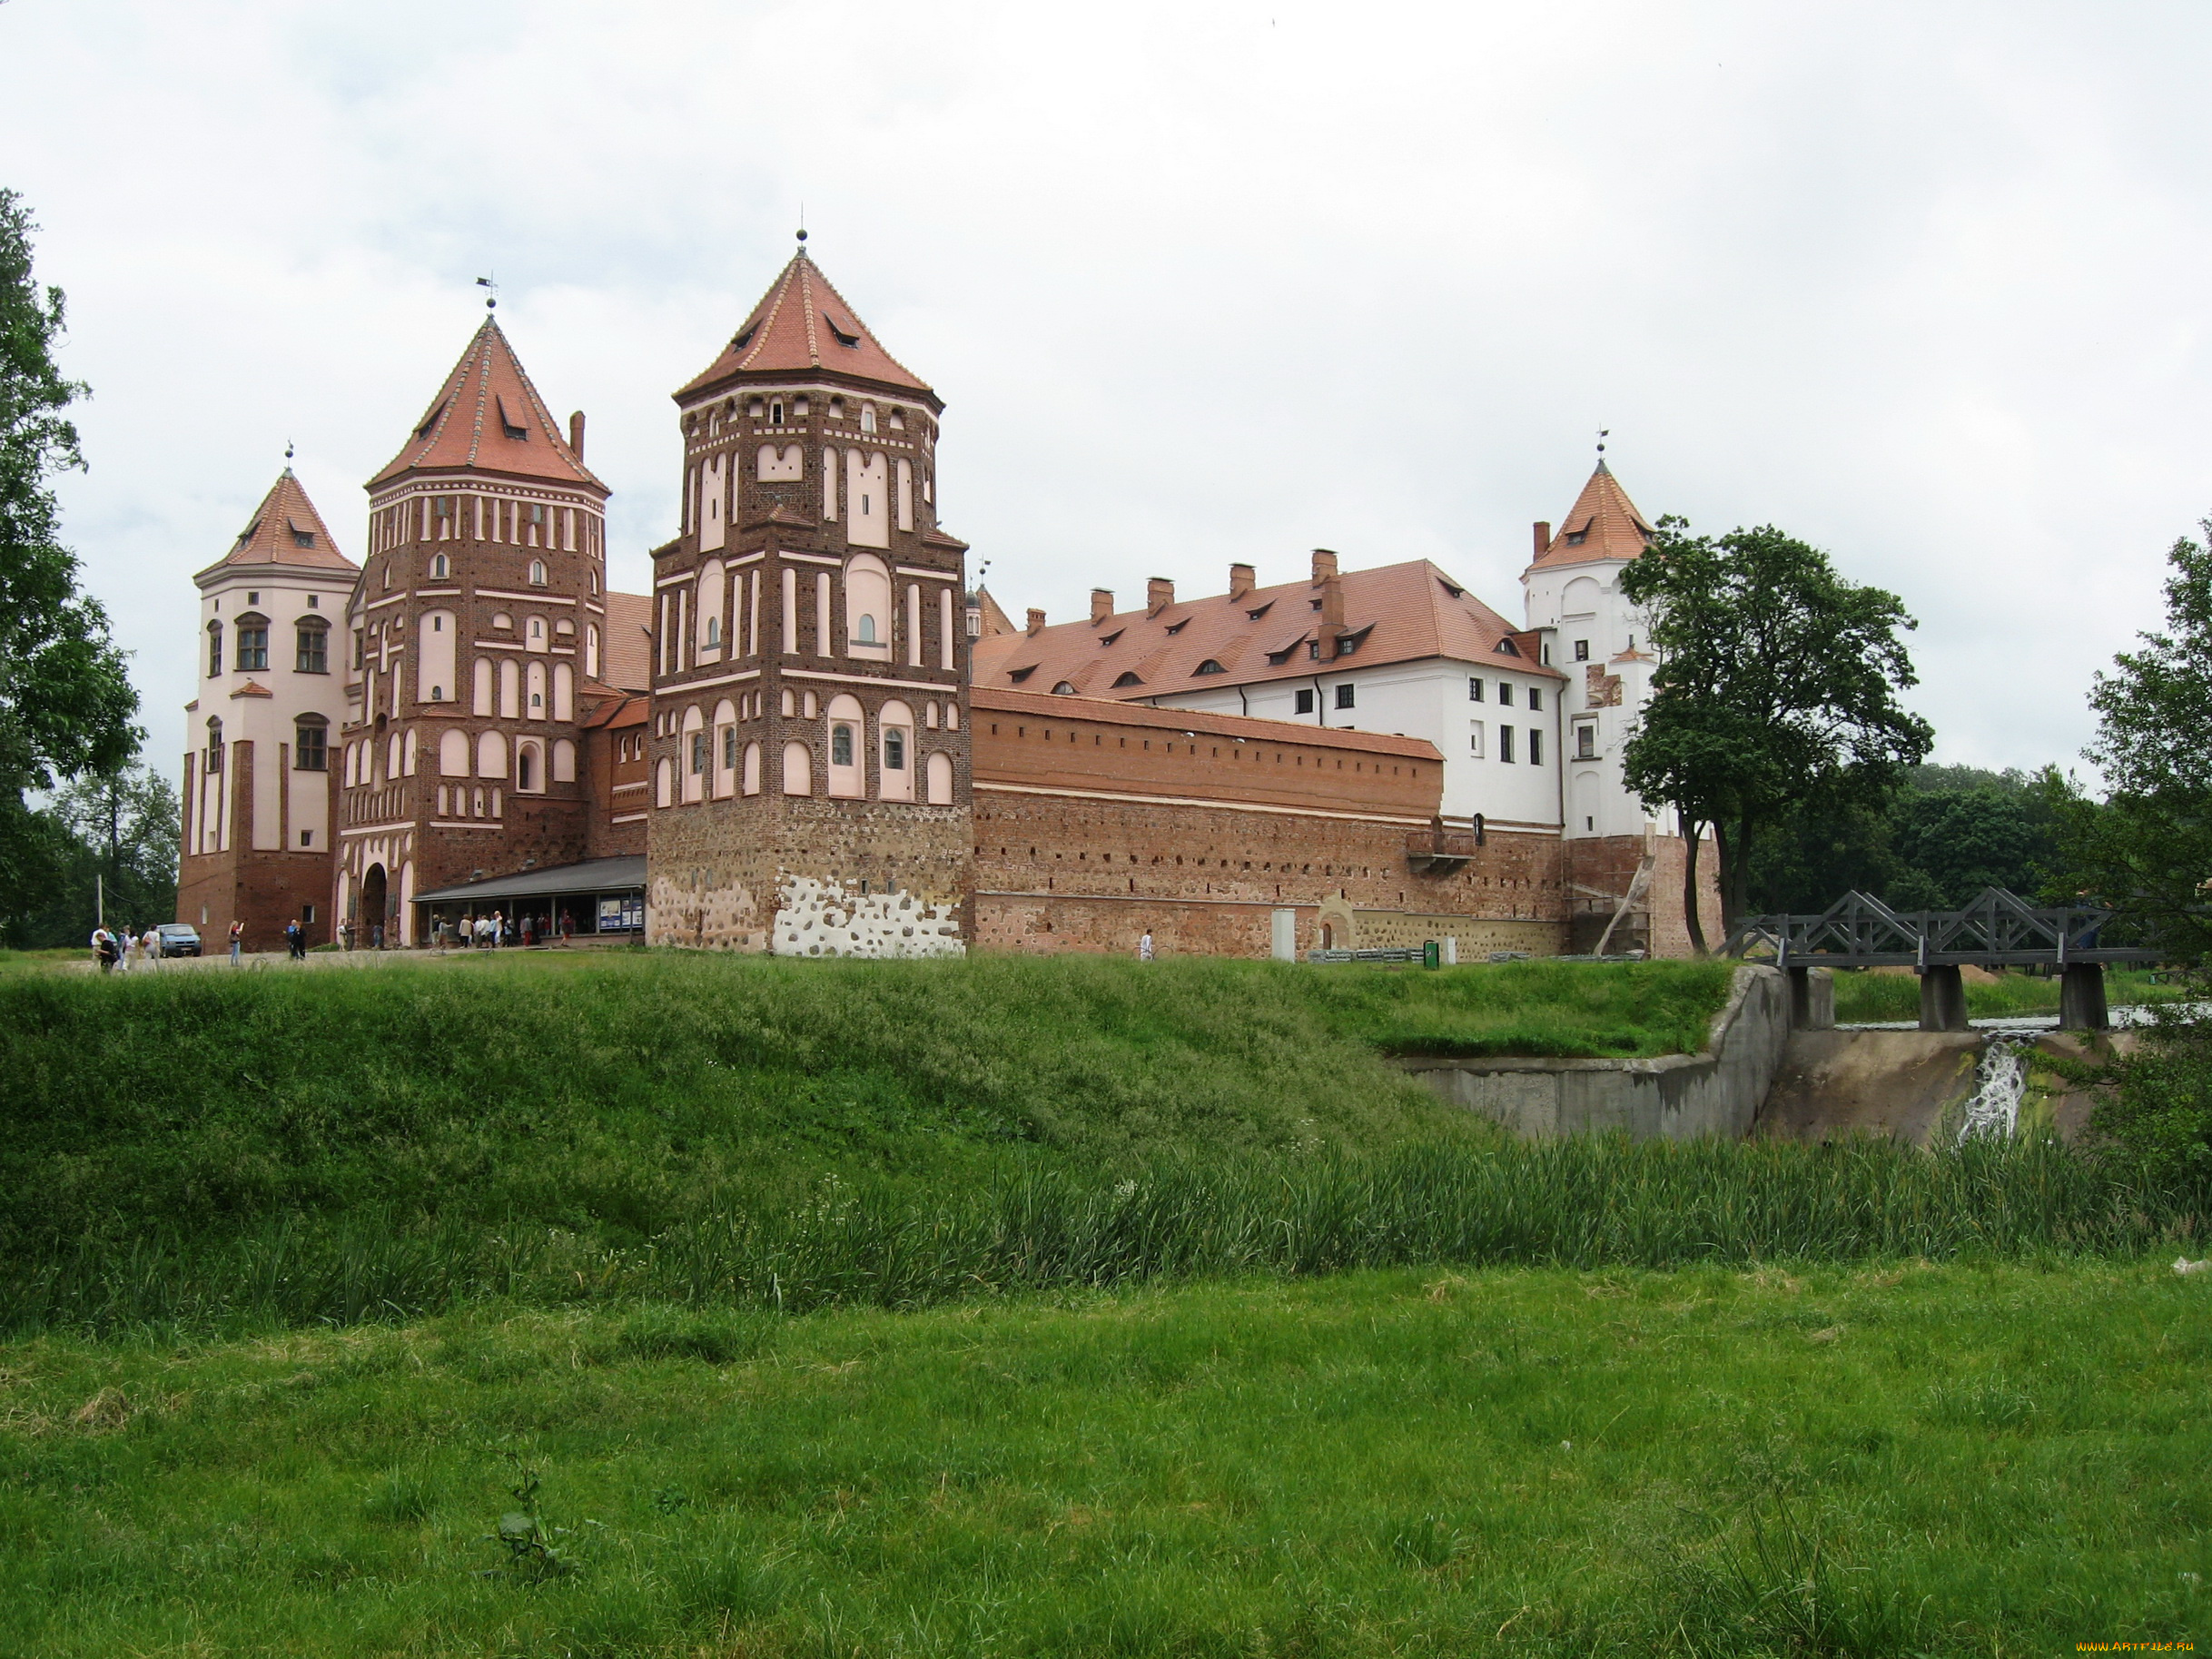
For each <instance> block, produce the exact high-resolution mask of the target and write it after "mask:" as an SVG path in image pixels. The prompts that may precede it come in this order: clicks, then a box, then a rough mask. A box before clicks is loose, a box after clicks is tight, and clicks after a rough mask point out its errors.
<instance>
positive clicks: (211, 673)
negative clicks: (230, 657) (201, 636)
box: [207, 622, 222, 680]
mask: <svg viewBox="0 0 2212 1659" xmlns="http://www.w3.org/2000/svg"><path fill="white" fill-rule="evenodd" d="M221 675H222V623H220V622H211V623H209V624H208V625H207V677H208V678H210V679H211V680H212V679H215V678H218V677H220V676H221Z"/></svg>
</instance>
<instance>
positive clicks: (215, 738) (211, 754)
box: [207, 720, 222, 777]
mask: <svg viewBox="0 0 2212 1659" xmlns="http://www.w3.org/2000/svg"><path fill="white" fill-rule="evenodd" d="M220 771H222V721H221V720H210V721H209V722H208V723H207V772H208V775H209V776H210V777H212V776H213V775H215V774H216V773H218V772H220Z"/></svg>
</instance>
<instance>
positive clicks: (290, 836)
mask: <svg viewBox="0 0 2212 1659" xmlns="http://www.w3.org/2000/svg"><path fill="white" fill-rule="evenodd" d="M359 574H360V572H359V569H358V568H357V567H356V566H355V565H354V563H353V561H352V560H351V559H350V558H346V556H345V555H344V554H342V553H341V552H340V551H339V550H338V548H337V545H336V543H334V542H333V541H332V540H331V532H330V529H329V528H328V527H327V526H326V525H325V524H324V523H323V522H322V515H321V514H320V513H318V512H317V511H316V510H315V504H314V503H313V502H312V501H311V500H309V499H307V491H306V490H305V489H301V485H300V480H299V479H296V478H294V477H293V476H292V471H291V468H290V467H287V468H285V469H284V473H283V476H282V477H281V478H280V479H277V481H276V484H275V486H274V487H273V488H272V489H271V490H270V491H269V493H268V494H267V495H266V496H264V497H262V504H261V506H259V507H258V508H256V509H254V511H253V517H252V518H250V519H249V520H247V523H246V528H244V529H242V530H241V531H240V532H239V534H238V539H237V540H236V541H234V542H233V543H232V544H231V550H230V551H229V552H228V553H226V554H224V555H223V556H222V558H219V559H217V560H216V561H215V562H214V563H213V564H212V565H210V566H209V567H208V568H206V569H204V570H202V571H201V572H200V573H199V575H197V576H195V577H194V578H193V582H194V583H195V584H196V585H197V586H198V588H199V589H200V618H199V622H200V631H199V637H198V639H197V641H196V642H195V643H196V647H197V651H198V655H199V658H200V685H199V694H198V695H197V696H195V697H193V700H192V701H191V702H190V703H188V704H186V705H185V706H184V717H185V743H186V745H187V748H186V751H185V755H184V823H183V843H182V845H181V847H180V857H179V860H178V880H177V920H178V921H180V922H189V923H193V925H194V926H195V927H197V928H199V929H200V931H201V937H202V939H203V940H205V941H206V942H207V948H208V949H209V951H210V952H211V953H212V951H213V950H214V949H215V948H216V946H217V945H218V944H219V943H221V942H222V938H223V937H224V935H225V934H226V933H229V931H230V926H231V923H232V922H233V921H237V922H242V923H245V929H246V931H245V943H246V948H247V949H248V950H253V951H271V950H275V949H276V948H278V946H279V944H280V943H281V939H282V935H283V930H284V926H285V923H289V922H291V921H294V920H297V921H298V922H299V923H301V925H302V926H303V927H305V928H306V929H307V933H308V938H309V940H310V942H311V943H317V944H320V943H324V942H325V941H327V940H328V939H329V938H330V937H331V926H332V925H333V923H334V920H335V918H334V917H333V916H332V915H331V913H330V898H329V894H330V890H331V839H332V838H331V785H330V776H331V775H330V771H329V766H330V755H331V746H332V743H333V741H334V739H335V736H336V733H337V731H338V727H339V724H340V722H341V720H342V719H343V718H344V716H345V701H344V697H343V695H342V686H341V676H339V675H338V674H336V673H334V672H332V670H334V669H336V668H337V667H339V661H338V657H337V651H338V642H337V640H336V639H335V638H334V637H333V636H334V635H336V634H337V633H339V631H340V630H341V629H342V628H343V627H344V625H345V612H346V603H347V600H348V599H349V598H350V597H351V594H352V592H353V584H354V579H355V578H356V577H357V576H358V575H359ZM123 920H124V921H125V922H136V923H139V924H140V925H142V926H143V924H144V923H146V922H147V921H148V920H150V918H147V917H143V916H136V917H133V916H126V917H124V918H123Z"/></svg>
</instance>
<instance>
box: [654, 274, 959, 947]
mask: <svg viewBox="0 0 2212 1659" xmlns="http://www.w3.org/2000/svg"><path fill="white" fill-rule="evenodd" d="M804 236H805V233H804V232H801V238H802V245H801V247H800V249H799V252H797V254H795V256H794V257H793V259H792V261H791V262H790V263H789V264H788V265H786V266H785V268H784V270H783V272H782V274H780V275H779V276H778V277H777V278H776V279H775V282H774V283H772V284H771V285H770V287H769V289H768V291H767V293H766V294H765V296H764V297H763V298H762V300H761V301H760V303H759V304H757V305H756V306H755V307H754V308H753V311H751V313H750V314H749V315H748V316H747V317H746V321H745V323H744V325H743V326H742V327H741V328H739V329H738V330H737V331H736V333H735V334H734V335H733V336H732V337H731V338H730V340H729V341H728V343H727V344H726V346H725V347H724V348H723V349H722V351H721V352H720V354H719V355H718V356H716V359H715V360H714V362H713V363H712V364H711V365H710V366H709V367H708V368H707V369H706V371H705V372H704V373H702V374H700V375H699V376H698V377H697V378H696V379H695V380H692V381H691V382H690V383H689V384H688V385H686V386H685V387H684V388H683V389H682V390H680V391H678V392H676V407H677V410H679V424H680V426H681V429H682V432H683V441H684V496H683V503H684V504H683V524H682V533H681V534H680V535H678V536H677V537H676V539H675V540H673V541H671V542H669V543H668V544H667V546H666V547H663V548H658V549H657V550H656V552H655V554H654V592H653V598H654V607H655V610H654V663H653V688H654V709H655V713H654V716H653V726H652V731H653V738H652V750H651V753H652V758H653V803H654V805H653V808H652V815H651V818H650V821H649V822H650V830H649V837H648V854H647V856H648V860H649V864H648V871H649V874H648V888H647V927H648V931H649V935H650V937H651V939H652V940H653V942H654V943H665V944H694V945H711V946H719V947H723V948H731V949H740V950H754V951H760V950H772V951H775V952H776V953H779V954H787V955H802V956H811V955H869V956H874V955H884V956H890V955H927V954H940V953H956V952H959V951H961V950H963V949H964V940H965V936H966V932H967V920H966V906H965V900H966V897H967V891H968V887H969V884H970V874H969V873H970V869H971V865H972V863H973V834H972V825H971V814H970V810H969V793H968V790H969V776H968V722H967V718H966V712H967V711H966V694H965V686H966V680H967V664H966V660H965V651H966V643H967V642H966V637H965V627H964V605H963V595H964V591H965V584H964V581H963V574H964V563H963V555H964V554H965V553H966V551H967V548H966V544H965V543H963V542H961V541H959V540H957V539H955V538H953V537H951V536H948V535H946V534H944V533H943V531H942V530H940V529H939V528H937V510H936V502H937V489H936V483H937V480H936V464H937V430H938V417H939V415H940V414H941V413H942V412H943V407H944V405H943V401H942V400H940V399H939V398H938V396H937V394H936V393H935V392H933V391H932V390H930V389H929V387H927V386H926V385H924V384H923V382H922V381H921V380H919V379H917V378H916V377H915V376H914V375H913V373H912V372H910V371H909V370H907V369H905V368H904V366H902V365H901V364H900V363H899V362H897V361H896V360H894V358H893V357H892V356H891V354H890V353H889V352H887V351H884V348H883V347H882V346H881V345H880V344H879V343H878V342H877V341H876V340H875V337H874V335H873V334H871V333H870V332H869V331H868V329H867V326H866V325H865V324H864V323H863V322H862V321H860V319H859V317H858V316H857V315H856V314H855V313H854V311H853V308H852V307H851V306H849V305H847V304H846V303H845V302H844V299H843V297H842V296H840V295H839V294H838V292H837V291H836V290H835V289H834V288H832V287H831V286H830V284H829V282H828V281H827V280H826V279H825V278H824V276H823V275H822V272H820V270H819V269H818V268H816V266H815V263H814V262H813V261H812V260H811V259H810V258H809V257H808V256H807V253H806V251H805V246H804Z"/></svg>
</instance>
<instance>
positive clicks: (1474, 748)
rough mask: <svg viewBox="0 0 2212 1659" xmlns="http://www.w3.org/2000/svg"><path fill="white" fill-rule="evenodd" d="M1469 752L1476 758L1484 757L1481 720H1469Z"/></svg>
mask: <svg viewBox="0 0 2212 1659" xmlns="http://www.w3.org/2000/svg"><path fill="white" fill-rule="evenodd" d="M1467 754H1468V755H1469V756H1471V757H1472V758H1473V759H1476V760H1480V759H1481V758H1482V722H1481V721H1479V720H1470V721H1468V722H1467Z"/></svg>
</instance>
